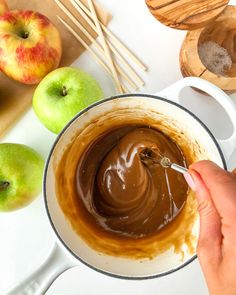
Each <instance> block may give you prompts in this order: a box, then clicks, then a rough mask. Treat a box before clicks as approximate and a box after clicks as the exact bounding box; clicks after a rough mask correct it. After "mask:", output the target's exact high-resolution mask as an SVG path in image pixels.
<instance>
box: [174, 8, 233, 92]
mask: <svg viewBox="0 0 236 295" xmlns="http://www.w3.org/2000/svg"><path fill="white" fill-rule="evenodd" d="M207 41H214V42H216V43H218V44H219V45H220V46H222V47H224V48H226V49H227V50H228V53H229V54H230V56H231V59H232V61H233V65H232V67H231V68H230V70H229V71H228V72H226V73H225V75H226V76H219V75H216V74H214V73H212V72H210V71H209V70H208V69H207V68H206V67H205V66H204V65H203V64H202V62H201V59H200V57H199V54H198V48H199V45H201V44H202V43H203V42H207ZM235 44H236V7H235V6H227V8H226V9H225V10H224V12H223V13H222V14H221V15H220V16H219V17H218V18H217V19H216V20H215V21H214V22H213V23H212V24H210V25H208V26H207V27H206V28H202V29H198V30H195V31H189V32H188V33H187V35H186V38H185V40H184V42H183V45H182V48H181V51H180V68H181V72H182V74H183V76H184V77H188V76H195V77H200V78H203V79H205V80H207V81H209V82H211V83H213V84H215V85H217V86H218V87H220V88H221V89H222V90H224V91H226V92H228V93H233V92H236V45H235Z"/></svg>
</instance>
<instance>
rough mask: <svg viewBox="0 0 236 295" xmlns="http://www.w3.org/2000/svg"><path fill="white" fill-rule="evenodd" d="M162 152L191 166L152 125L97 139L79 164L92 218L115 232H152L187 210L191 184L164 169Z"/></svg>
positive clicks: (79, 183) (84, 202)
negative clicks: (189, 185) (185, 208)
mask: <svg viewBox="0 0 236 295" xmlns="http://www.w3.org/2000/svg"><path fill="white" fill-rule="evenodd" d="M162 156H166V157H168V158H169V159H170V160H171V161H172V162H173V163H177V164H179V165H182V166H186V160H185V157H184V155H183V153H182V151H181V150H180V148H179V147H178V145H177V144H176V143H175V142H173V141H172V140H171V139H170V138H169V137H168V136H166V135H165V134H163V133H162V132H160V131H158V130H155V129H151V128H148V127H142V126H141V127H140V126H122V127H119V128H117V129H115V130H110V131H109V132H107V133H106V134H103V135H102V136H100V137H99V138H97V139H95V140H94V141H93V142H92V143H91V144H90V146H88V147H87V149H86V150H85V151H84V153H83V154H82V156H81V157H80V159H79V161H78V164H77V175H76V190H77V192H76V195H77V199H78V204H80V206H83V210H85V211H86V218H87V219H89V222H90V223H91V224H92V223H94V224H95V225H96V226H99V227H101V228H102V229H103V230H105V231H107V232H109V233H110V234H112V235H115V236H124V237H129V238H133V239H137V238H141V237H145V236H150V235H153V234H156V233H157V232H158V231H160V230H162V229H163V228H164V227H165V226H167V225H168V224H169V223H171V222H172V221H173V220H174V219H175V218H176V216H177V215H178V214H179V213H180V212H181V210H182V209H183V207H184V205H185V202H186V199H187V194H188V186H187V184H186V182H185V180H184V178H183V176H182V175H181V174H179V173H177V172H175V171H172V170H171V169H165V168H163V167H162V166H161V165H160V164H159V161H160V159H161V157H162Z"/></svg>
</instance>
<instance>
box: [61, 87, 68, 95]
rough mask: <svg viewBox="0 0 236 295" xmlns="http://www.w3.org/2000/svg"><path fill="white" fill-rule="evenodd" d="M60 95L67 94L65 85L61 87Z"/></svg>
mask: <svg viewBox="0 0 236 295" xmlns="http://www.w3.org/2000/svg"><path fill="white" fill-rule="evenodd" d="M62 95H63V96H66V95H67V89H66V86H63V87H62Z"/></svg>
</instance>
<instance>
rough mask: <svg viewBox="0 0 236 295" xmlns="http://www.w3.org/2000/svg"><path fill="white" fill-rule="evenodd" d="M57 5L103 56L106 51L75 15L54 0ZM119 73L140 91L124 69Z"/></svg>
mask: <svg viewBox="0 0 236 295" xmlns="http://www.w3.org/2000/svg"><path fill="white" fill-rule="evenodd" d="M54 1H55V2H56V4H57V5H58V6H59V7H60V8H61V10H62V11H63V12H64V13H65V14H66V15H67V16H68V17H69V19H70V20H71V21H72V22H73V23H74V24H75V25H76V26H77V27H78V28H79V29H80V30H81V31H82V32H83V34H84V35H85V36H86V37H87V38H88V39H89V40H90V41H91V42H92V43H93V44H94V45H95V46H96V48H97V49H98V50H99V52H100V53H101V54H102V55H103V54H104V51H103V48H102V47H101V45H100V44H99V43H98V42H97V40H96V39H95V38H94V37H93V36H92V35H91V34H90V33H89V32H88V31H87V30H86V29H85V28H84V27H83V26H82V24H81V23H80V22H79V21H78V20H77V19H76V18H75V17H74V15H73V14H72V13H71V12H70V11H69V10H68V9H67V7H66V6H65V5H64V4H63V3H61V2H60V1H59V0H54ZM118 71H119V73H120V75H121V76H122V77H123V78H124V79H126V81H127V82H128V83H129V84H130V85H131V87H132V88H134V89H135V90H137V89H138V87H137V85H136V84H135V83H134V82H133V81H132V80H131V79H130V78H129V76H128V75H127V74H126V73H125V72H124V71H123V69H122V68H121V67H120V66H118Z"/></svg>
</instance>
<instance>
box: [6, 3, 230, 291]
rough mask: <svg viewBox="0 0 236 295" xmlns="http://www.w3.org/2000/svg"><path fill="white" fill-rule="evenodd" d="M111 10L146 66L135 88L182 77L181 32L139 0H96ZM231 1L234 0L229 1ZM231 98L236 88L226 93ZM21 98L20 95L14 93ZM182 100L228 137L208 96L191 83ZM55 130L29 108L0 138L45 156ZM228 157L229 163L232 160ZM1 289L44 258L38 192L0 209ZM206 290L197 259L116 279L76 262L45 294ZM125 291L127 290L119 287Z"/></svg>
mask: <svg viewBox="0 0 236 295" xmlns="http://www.w3.org/2000/svg"><path fill="white" fill-rule="evenodd" d="M99 2H100V3H101V4H103V5H104V7H106V8H107V9H108V10H109V11H110V12H111V13H112V14H113V20H112V21H111V23H110V24H109V27H110V28H111V29H112V30H113V31H114V32H115V33H116V34H117V35H118V36H119V37H120V38H121V39H122V40H123V41H124V42H125V43H126V44H127V45H128V46H129V47H130V48H131V49H132V50H133V51H134V52H136V53H137V54H138V56H139V57H140V58H141V59H142V60H143V61H145V63H146V64H147V65H148V67H149V71H148V72H147V73H142V72H140V74H141V75H142V77H143V78H144V80H145V81H146V85H145V87H144V88H143V89H141V91H140V92H142V93H155V92H158V91H160V90H162V89H163V88H165V87H167V86H169V85H170V84H172V83H173V82H175V81H177V80H179V79H181V77H182V76H181V73H180V69H179V51H180V47H181V43H182V41H183V38H184V36H185V34H186V32H184V31H177V30H173V29H170V28H168V27H165V26H164V25H162V24H160V23H159V22H157V21H156V20H155V19H154V18H153V17H152V15H151V14H150V13H149V12H148V10H147V8H146V5H145V1H144V0H128V1H127V0H119V1H118V0H100V1H99ZM230 3H231V4H233V5H236V0H234V1H230ZM75 65H76V66H78V67H80V68H82V69H84V70H86V71H88V72H90V73H92V74H93V75H94V76H95V77H97V79H98V80H99V81H100V83H101V84H102V86H103V88H104V91H105V93H106V95H107V96H108V95H111V94H114V90H113V86H112V83H111V81H110V79H109V78H108V77H107V76H106V74H105V73H104V72H103V70H102V69H100V68H99V66H98V65H97V64H96V63H95V62H94V61H93V60H92V59H91V58H90V56H89V55H88V53H85V54H83V55H82V56H81V57H80V59H79V60H78V61H77V62H76V63H75ZM231 97H232V99H233V100H234V102H235V103H236V94H235V95H232V96H231ZM19 99H20V97H19ZM181 103H182V104H183V105H185V106H186V107H187V108H189V109H190V110H192V111H193V112H194V113H195V114H196V115H198V116H199V117H200V118H201V119H202V121H203V122H204V123H205V124H206V125H207V126H208V127H209V128H210V129H211V131H212V132H213V134H214V135H215V136H216V137H218V138H227V137H229V135H230V134H231V132H232V127H231V124H230V121H229V119H228V116H227V115H226V113H225V111H224V110H223V109H222V108H221V107H220V106H219V105H218V103H216V102H215V101H214V100H213V99H212V98H210V97H207V96H203V95H200V94H198V93H196V92H194V91H193V90H191V89H186V90H184V91H183V93H182V99H181ZM55 138H56V136H55V135H54V134H52V133H50V132H49V131H48V130H46V129H45V128H44V127H43V126H42V125H41V124H40V123H39V121H38V120H37V118H36V117H35V115H34V113H33V111H32V110H29V111H28V112H27V113H26V114H25V115H24V116H23V118H22V119H21V120H19V122H18V123H17V125H16V126H15V127H14V128H13V129H12V130H11V131H10V132H9V133H8V134H7V135H6V136H5V138H3V139H2V140H1V141H2V142H16V143H24V144H27V145H29V146H31V147H32V148H34V149H36V150H37V151H38V152H40V153H41V154H42V155H43V157H44V158H45V159H46V157H47V155H48V152H49V149H50V147H51V145H52V143H53V141H54V140H55ZM235 155H236V154H235V153H234V156H233V157H232V158H231V160H230V162H229V168H233V167H234V166H236V160H235V159H236V157H235ZM0 233H1V240H0V294H1V295H3V294H5V293H6V289H8V288H12V287H14V286H15V285H16V284H17V283H19V282H20V281H21V280H22V279H24V278H25V277H26V276H28V275H29V274H31V273H32V272H33V271H34V270H35V269H36V268H37V267H38V266H39V265H40V264H41V263H42V262H43V260H44V259H45V258H46V256H47V254H48V252H49V250H50V248H51V247H52V245H53V243H54V235H53V232H52V230H51V228H50V225H49V222H48V220H47V216H46V213H45V210H44V205H43V200H42V196H39V197H38V199H37V200H36V201H34V202H33V203H32V204H31V205H30V206H28V207H27V208H24V209H21V210H19V211H16V212H13V213H5V214H0ZM122 292H127V293H128V292H129V294H131V295H132V294H144V293H145V292H146V293H147V294H162V295H174V294H181V295H189V294H191V295H205V294H208V292H207V289H206V286H205V283H204V279H203V276H202V272H201V269H200V266H199V263H198V261H197V260H195V261H194V262H193V263H192V264H190V265H189V266H187V267H185V268H184V269H182V270H180V271H178V272H177V273H174V274H172V275H169V276H167V277H164V278H160V279H155V280H150V281H141V282H137V281H134V282H132V281H121V280H117V279H113V278H110V277H107V276H104V275H101V274H98V273H96V272H95V271H92V270H90V269H88V268H87V267H85V266H83V265H81V264H79V266H78V267H76V268H72V269H70V270H68V271H67V272H65V273H64V274H62V275H61V276H60V277H59V278H58V279H57V280H56V281H55V282H54V283H53V285H52V286H51V287H50V289H49V290H48V292H47V294H48V295H49V294H50V295H62V294H63V295H64V294H66V295H72V294H82V295H83V294H104V295H105V294H121V293H122ZM124 294H126V293H124Z"/></svg>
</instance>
